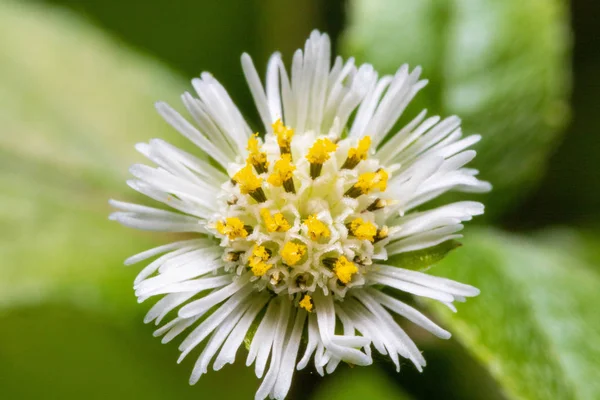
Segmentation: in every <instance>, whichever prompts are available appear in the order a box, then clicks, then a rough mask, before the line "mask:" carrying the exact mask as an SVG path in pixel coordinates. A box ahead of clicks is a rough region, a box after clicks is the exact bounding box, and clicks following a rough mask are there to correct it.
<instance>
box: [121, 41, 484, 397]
mask: <svg viewBox="0 0 600 400" xmlns="http://www.w3.org/2000/svg"><path fill="white" fill-rule="evenodd" d="M330 62H331V60H330V42H329V38H328V36H327V35H324V34H320V33H318V32H313V33H312V34H311V35H310V38H309V39H308V40H307V42H306V46H305V48H304V51H302V50H298V51H296V53H295V54H294V57H293V61H292V67H291V71H289V72H288V71H287V70H286V68H285V67H284V65H283V62H282V60H281V57H280V55H279V54H274V55H273V56H272V57H271V59H270V60H269V63H268V67H267V74H266V82H265V87H263V84H262V83H261V80H260V78H259V76H258V74H257V72H256V70H255V68H254V65H253V63H252V60H251V59H250V57H249V56H248V55H247V54H244V55H243V56H242V67H243V70H244V74H245V76H246V79H247V81H248V84H249V86H250V90H251V92H252V95H253V97H254V101H255V103H256V106H257V108H258V112H259V114H260V117H261V119H262V122H263V124H264V132H263V133H264V136H261V135H258V134H253V132H252V130H251V129H250V127H249V126H248V124H247V122H246V121H245V120H244V118H243V117H242V114H241V113H240V111H239V110H238V108H237V107H236V106H235V104H234V103H233V101H232V100H231V98H230V97H229V95H228V94H227V91H226V90H225V89H224V88H223V86H221V85H220V84H219V82H217V81H216V80H215V79H214V78H213V77H212V76H211V75H210V74H208V73H204V74H202V76H201V78H199V79H194V80H193V81H192V84H193V86H194V89H195V91H196V94H197V97H194V96H193V95H192V94H190V93H185V94H184V95H183V96H182V99H183V103H184V105H185V108H186V109H187V111H188V113H189V115H190V117H191V118H190V119H186V118H184V117H182V116H181V115H180V114H179V113H177V112H176V111H174V110H173V109H172V108H171V107H169V106H168V105H167V104H164V103H158V104H157V109H158V112H159V113H160V114H161V115H162V116H163V117H164V119H165V120H166V121H167V122H168V123H169V124H171V125H172V126H173V127H174V128H175V129H177V130H178V131H179V132H181V133H182V134H183V135H184V136H186V137H187V138H188V139H189V140H190V141H192V142H193V143H194V144H196V145H197V146H198V147H199V148H200V150H201V152H200V153H201V154H200V155H199V156H194V155H191V154H189V153H186V152H184V151H182V150H180V149H178V148H176V147H174V146H172V145H170V144H168V143H166V142H164V141H161V140H159V139H153V140H151V141H150V142H149V143H142V144H138V145H137V149H138V150H139V151H140V152H141V153H142V154H143V155H144V156H146V157H147V158H148V159H150V160H151V161H152V162H153V163H154V164H156V165H157V167H149V166H146V165H134V166H133V167H132V168H131V173H132V174H133V175H134V177H135V179H133V180H131V181H129V182H128V184H129V186H131V187H132V188H133V189H135V190H137V191H138V192H141V193H143V194H145V195H147V196H148V197H151V198H152V199H154V200H157V201H159V202H162V203H164V204H165V205H167V206H168V207H169V208H171V209H173V210H174V211H166V210H162V209H157V208H151V207H146V206H141V205H136V204H130V203H124V202H119V201H112V202H111V204H112V205H113V206H114V207H116V208H118V209H119V211H117V212H115V213H113V214H112V215H111V218H112V219H114V220H117V221H119V222H120V223H122V224H123V225H126V226H130V227H134V228H138V229H146V230H156V231H166V232H189V233H191V235H192V236H193V238H191V239H189V240H183V241H178V242H175V243H171V244H167V245H164V246H161V247H157V248H155V249H151V250H148V251H145V252H143V253H141V254H138V255H135V256H133V257H131V258H129V259H128V260H127V261H126V264H132V263H137V262H140V261H142V260H146V259H148V258H151V257H155V256H159V257H158V258H156V259H155V260H154V261H152V262H151V263H150V264H149V265H148V266H147V267H146V268H144V269H143V270H142V272H141V273H140V274H139V275H138V277H137V278H136V280H135V286H134V288H135V293H136V296H137V297H138V299H139V301H140V302H141V301H144V300H146V299H149V298H150V297H155V296H158V297H160V300H159V301H158V302H157V303H156V304H155V305H154V306H153V307H152V309H151V310H150V311H149V312H148V315H147V316H146V319H145V321H146V322H151V321H155V322H156V324H157V325H158V324H161V323H162V322H163V320H164V319H165V318H166V317H168V318H171V319H170V320H169V321H168V322H166V323H165V324H164V325H162V326H161V327H160V328H159V329H158V330H157V331H156V335H157V336H162V337H163V342H168V341H170V340H172V339H173V338H175V337H176V336H178V335H180V334H183V333H184V332H186V334H187V336H186V337H185V339H184V340H183V341H182V343H181V345H180V346H179V349H180V350H181V357H180V359H182V358H183V357H185V356H186V355H187V354H188V353H190V352H191V351H192V350H194V349H195V348H197V347H198V346H200V348H201V352H200V349H199V352H200V356H199V358H198V360H197V362H196V365H195V367H194V370H193V372H192V376H191V378H190V382H191V383H195V382H197V381H198V379H199V378H200V377H201V376H202V375H203V374H204V373H206V372H207V370H208V367H209V365H211V364H212V367H213V369H215V370H218V369H221V368H222V367H223V366H224V365H225V364H227V363H233V362H234V360H235V358H236V355H237V353H238V350H239V348H240V347H242V343H244V342H246V343H249V346H248V347H249V348H248V354H247V359H246V364H247V365H251V364H254V368H255V371H256V376H257V377H259V378H263V380H262V383H261V385H260V388H259V389H258V391H257V393H256V398H257V399H263V398H265V397H267V396H269V397H272V398H277V399H281V398H284V397H285V396H286V394H287V393H288V390H289V388H290V384H291V381H292V376H293V373H294V370H296V369H302V368H304V367H306V366H307V365H308V364H309V363H313V364H314V367H315V369H316V370H317V371H318V373H319V374H321V375H323V374H325V373H332V372H333V371H334V370H335V369H336V367H337V366H338V365H339V363H340V362H346V363H350V364H353V365H369V364H371V363H372V361H373V359H372V355H371V350H372V347H373V348H374V349H375V350H377V351H378V352H379V353H381V354H387V355H388V356H389V358H390V359H391V360H392V362H393V363H394V364H395V365H396V368H397V369H398V370H399V369H400V360H399V357H404V358H407V359H409V360H410V361H411V362H412V363H413V364H414V365H415V367H416V368H417V369H418V370H421V369H422V367H423V366H424V365H425V360H424V358H423V356H422V355H421V353H420V351H419V350H418V349H417V347H416V346H415V344H414V343H413V341H412V340H411V339H410V338H409V337H408V336H407V334H406V333H405V332H404V330H403V329H402V328H401V327H400V326H398V324H397V323H396V322H395V321H394V317H393V316H394V314H398V315H400V316H402V317H405V318H406V319H408V320H410V321H412V322H413V323H415V324H417V325H419V326H421V327H423V328H424V329H426V330H428V331H430V332H431V333H433V334H434V335H436V336H439V337H440V338H444V339H446V338H449V337H450V333H449V332H447V331H445V330H444V329H442V328H440V327H439V326H437V325H436V324H435V323H434V322H432V321H431V320H429V319H428V318H427V317H426V316H425V315H423V314H422V313H420V312H419V311H417V310H416V309H414V308H413V307H411V306H409V305H407V304H405V303H403V302H402V301H400V300H398V299H396V298H395V297H394V296H392V295H390V294H388V293H387V292H384V291H382V288H383V287H388V288H391V289H393V290H396V291H401V292H406V293H410V294H412V295H415V296H422V297H427V298H431V299H434V300H437V301H440V302H442V303H443V304H445V305H447V306H448V307H450V308H451V309H454V306H453V302H454V301H455V300H457V301H463V300H464V299H465V297H470V296H475V295H477V294H478V293H479V291H478V290H477V289H476V288H474V287H472V286H468V285H464V284H461V283H457V282H453V281H450V280H447V279H443V278H438V277H434V276H430V275H428V274H425V273H421V272H415V271H412V270H409V269H403V268H401V266H390V265H386V260H387V259H388V257H390V256H393V255H397V254H400V253H405V252H411V251H415V250H421V249H427V248H430V247H432V246H435V245H438V244H440V243H442V242H445V241H448V240H451V239H454V238H459V237H461V235H460V234H459V233H458V232H459V231H460V230H461V229H462V228H463V225H462V222H463V221H468V220H470V219H471V218H472V217H473V216H474V215H479V214H482V213H483V206H482V205H481V204H480V203H476V202H471V201H462V202H457V203H453V204H448V205H445V206H441V207H437V208H433V209H427V208H425V207H422V206H423V205H424V204H425V203H427V202H428V201H429V200H431V199H434V198H436V197H438V196H439V195H441V194H443V193H446V192H448V191H451V190H459V191H464V192H484V191H487V190H489V189H490V185H489V184H488V183H487V182H482V181H480V180H478V179H477V178H476V174H477V171H475V170H473V169H468V168H465V167H464V166H465V164H467V163H468V162H469V161H471V160H472V159H473V158H474V157H475V151H473V150H467V149H468V148H469V147H470V146H471V145H473V144H474V143H475V142H477V141H478V140H479V136H468V137H465V138H463V137H462V132H461V128H460V120H459V119H458V118H457V117H449V118H446V119H444V120H440V118H439V117H429V118H425V112H422V113H421V114H419V115H418V116H417V117H416V118H415V119H413V120H412V121H411V122H409V123H408V124H407V125H406V126H405V127H403V128H402V129H400V130H399V131H398V132H395V133H394V134H393V135H388V134H390V133H391V132H392V129H393V128H394V126H395V124H396V122H397V120H398V118H399V117H400V115H401V114H402V112H403V111H404V109H405V108H406V106H407V105H408V103H409V102H410V100H411V99H412V98H413V97H414V96H415V94H416V93H417V92H418V91H419V90H420V89H421V88H422V87H424V86H425V84H426V81H424V80H419V75H420V72H421V71H420V69H419V68H416V69H414V70H413V71H410V70H409V68H408V66H406V65H404V66H402V67H401V68H400V69H399V70H398V72H397V73H396V74H395V75H394V76H383V77H381V78H379V77H378V75H377V72H376V71H375V70H374V69H373V67H372V66H371V65H368V64H363V65H361V66H355V65H354V60H353V59H349V60H348V61H346V62H344V61H343V60H342V59H341V58H340V57H337V58H336V59H335V62H334V63H333V65H331V64H330ZM191 121H193V123H192V122H191ZM417 208H419V211H414V210H415V209H417ZM393 290H392V291H393ZM388 292H389V290H388ZM168 318H167V319H168ZM205 341H206V343H204V342H205ZM201 344H202V346H201Z"/></svg>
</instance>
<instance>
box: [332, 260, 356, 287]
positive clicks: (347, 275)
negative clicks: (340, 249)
mask: <svg viewBox="0 0 600 400" xmlns="http://www.w3.org/2000/svg"><path fill="white" fill-rule="evenodd" d="M357 272H358V267H357V266H356V265H354V263H353V262H350V261H348V259H347V258H346V257H344V256H341V257H340V258H338V259H337V261H336V262H335V264H334V265H333V273H334V274H335V276H337V278H338V279H339V280H340V282H342V283H343V284H345V285H346V284H348V283H350V281H351V280H352V275H354V274H356V273H357Z"/></svg>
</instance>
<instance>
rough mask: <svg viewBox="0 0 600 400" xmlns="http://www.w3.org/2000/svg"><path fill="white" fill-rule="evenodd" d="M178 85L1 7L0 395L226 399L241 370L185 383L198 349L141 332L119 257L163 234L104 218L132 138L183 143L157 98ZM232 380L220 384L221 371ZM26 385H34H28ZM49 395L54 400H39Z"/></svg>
mask: <svg viewBox="0 0 600 400" xmlns="http://www.w3.org/2000/svg"><path fill="white" fill-rule="evenodd" d="M182 88H183V84H182V81H181V80H180V79H179V78H178V77H176V76H175V75H173V74H172V73H170V72H169V71H168V70H167V69H165V68H164V67H162V66H160V65H159V64H157V63H156V62H152V61H151V60H148V59H144V58H141V57H139V56H137V55H135V54H133V53H132V52H131V51H130V50H128V49H124V48H122V47H121V46H119V45H118V44H116V43H115V42H114V41H112V40H110V39H107V38H106V37H105V36H104V35H102V34H101V33H100V32H98V31H97V30H95V29H92V28H91V27H90V26H89V25H88V24H86V23H83V22H82V21H80V20H79V19H77V18H74V17H73V15H70V14H68V13H65V12H58V11H57V10H55V9H53V8H47V7H40V6H35V5H32V4H27V3H18V4H13V3H1V4H0V109H2V112H0V125H1V126H2V127H3V132H4V134H2V135H1V136H0V184H1V186H2V191H0V204H2V207H1V208H0V232H2V233H1V235H2V240H1V241H0V254H1V255H2V264H1V266H0V277H1V279H0V293H1V294H0V325H1V326H2V327H3V329H2V331H1V332H0V356H1V358H2V362H1V363H0V375H1V376H2V379H1V380H2V382H3V384H2V390H1V397H2V398H12V399H17V398H18V399H25V398H30V399H33V398H61V399H62V398H90V399H92V398H93V399H105V398H109V397H110V398H145V399H159V398H165V397H173V398H197V397H198V396H199V395H200V393H204V394H205V395H208V396H209V397H211V398H222V399H226V398H232V397H233V396H235V395H236V394H238V393H244V394H245V395H246V394H248V393H253V391H254V390H255V388H256V381H255V379H254V378H252V372H251V371H250V370H249V369H247V368H244V366H243V363H242V364H239V365H237V366H235V367H234V368H233V369H230V368H227V369H226V371H229V372H225V374H221V376H220V377H216V378H215V377H210V378H208V379H207V378H204V379H202V380H201V381H200V382H199V384H198V385H197V386H196V387H193V388H191V387H189V386H188V385H187V380H188V374H189V373H190V371H191V368H192V365H193V362H194V355H193V354H192V355H190V356H189V357H188V358H189V359H188V360H186V361H185V365H184V366H183V367H177V365H176V363H175V360H176V358H177V350H176V349H175V348H173V347H172V346H171V347H168V346H163V345H161V344H160V342H159V340H157V339H156V338H153V337H152V336H151V334H150V333H151V332H149V330H150V329H148V328H147V327H145V326H143V324H142V315H143V311H144V310H143V308H144V307H140V306H139V305H137V304H136V301H135V298H134V295H133V291H132V289H131V285H132V283H131V282H132V281H133V277H134V276H135V272H136V270H137V269H138V268H137V267H135V266H134V267H130V268H125V267H124V266H123V260H124V259H125V258H126V257H128V256H130V255H132V254H133V253H135V252H136V251H142V250H145V249H147V248H149V247H152V246H155V245H157V244H159V243H161V242H163V241H164V240H165V239H167V238H164V237H160V235H156V234H154V233H153V234H145V233H140V232H136V231H134V230H128V229H125V228H123V227H121V226H119V225H118V224H116V223H114V222H110V221H108V218H107V217H108V213H109V211H110V210H109V207H108V204H107V199H108V198H110V197H118V198H128V197H129V198H130V197H131V196H132V195H133V192H132V191H131V190H129V189H128V188H127V186H126V185H125V179H126V177H127V167H128V166H129V164H131V163H132V162H134V161H136V160H141V157H136V155H135V150H134V148H133V145H134V143H135V142H137V141H139V140H148V139H149V138H152V137H164V138H168V139H169V140H171V141H174V142H176V143H183V142H182V141H181V139H179V138H178V137H177V136H176V135H175V134H174V133H173V131H172V130H171V129H169V128H167V125H166V124H165V123H164V122H162V121H161V120H160V118H159V117H158V116H157V115H156V113H155V112H154V108H153V103H154V100H155V99H156V98H162V99H165V100H175V99H174V97H175V96H176V95H177V94H178V93H180V92H181V91H182ZM232 372H233V373H234V374H235V376H236V385H227V379H228V378H227V377H228V376H229V374H230V373H232ZM215 375H216V374H215ZM32 383H33V384H32ZM48 396H50V397H48Z"/></svg>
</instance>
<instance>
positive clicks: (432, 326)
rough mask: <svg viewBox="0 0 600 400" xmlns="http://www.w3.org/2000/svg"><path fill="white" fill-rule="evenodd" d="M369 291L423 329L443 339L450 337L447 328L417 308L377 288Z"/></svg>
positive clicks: (388, 306) (377, 299) (376, 298)
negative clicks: (441, 326)
mask: <svg viewBox="0 0 600 400" xmlns="http://www.w3.org/2000/svg"><path fill="white" fill-rule="evenodd" d="M368 293H369V294H370V295H371V297H372V298H373V299H374V300H376V301H378V302H379V303H380V304H382V305H383V306H385V307H386V308H389V309H390V310H392V311H394V312H395V313H396V314H398V315H401V316H403V317H404V318H406V319H408V320H409V321H412V322H414V323H415V324H417V325H419V326H420V327H422V328H423V329H426V330H427V331H429V332H431V333H433V334H434V335H435V336H437V337H439V338H441V339H449V338H450V336H451V334H450V332H448V331H446V330H445V329H442V328H440V327H439V326H438V325H437V324H436V323H434V322H433V321H432V320H430V319H429V318H427V317H426V316H425V315H424V314H422V313H421V312H419V311H418V310H416V309H415V308H413V307H411V306H409V305H408V304H405V303H403V302H401V301H400V300H398V299H395V298H393V297H391V296H388V295H387V294H384V293H382V292H380V291H379V290H376V289H368Z"/></svg>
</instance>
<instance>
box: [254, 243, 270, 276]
mask: <svg viewBox="0 0 600 400" xmlns="http://www.w3.org/2000/svg"><path fill="white" fill-rule="evenodd" d="M269 257H270V255H269V253H268V252H267V249H265V247H264V246H259V245H254V248H253V249H252V254H251V255H250V257H249V258H248V265H249V266H250V267H251V270H252V273H253V274H254V276H263V275H264V274H265V273H266V272H267V271H268V270H269V269H270V268H271V267H272V266H273V264H267V263H266V261H268V260H269Z"/></svg>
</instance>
